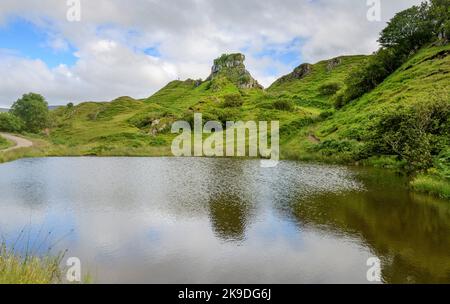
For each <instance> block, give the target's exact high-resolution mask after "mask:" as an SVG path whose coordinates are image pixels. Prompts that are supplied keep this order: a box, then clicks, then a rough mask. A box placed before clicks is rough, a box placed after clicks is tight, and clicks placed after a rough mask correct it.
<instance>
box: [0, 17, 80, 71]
mask: <svg viewBox="0 0 450 304" xmlns="http://www.w3.org/2000/svg"><path fill="white" fill-rule="evenodd" d="M55 37H56V33H49V32H48V31H47V30H45V29H43V28H40V27H38V26H36V25H35V24H33V23H31V22H29V21H26V20H24V19H21V18H13V19H10V20H9V22H8V23H7V24H6V25H5V26H0V49H7V50H12V51H14V53H17V54H18V55H19V56H22V57H25V58H30V59H41V60H42V61H44V62H45V63H46V64H47V65H48V66H49V67H50V68H53V67H56V66H58V65H60V64H65V65H68V66H71V65H74V64H75V63H76V61H77V57H75V55H74V52H75V51H76V50H75V48H74V47H73V46H72V45H70V43H68V42H65V41H64V43H65V44H67V48H63V49H54V48H52V47H51V46H50V44H51V43H50V42H51V40H52V39H53V38H55Z"/></svg>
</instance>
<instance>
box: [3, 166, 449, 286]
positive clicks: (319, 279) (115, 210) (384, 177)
mask: <svg viewBox="0 0 450 304" xmlns="http://www.w3.org/2000/svg"><path fill="white" fill-rule="evenodd" d="M0 194H1V195H0V234H1V235H3V236H5V235H6V236H7V237H6V239H7V241H9V242H10V243H11V242H13V241H14V240H15V239H16V238H17V235H18V234H19V233H20V231H21V230H22V229H24V228H25V227H28V228H30V229H31V230H32V231H34V234H32V235H36V231H39V230H40V229H44V230H46V231H47V232H48V231H52V232H53V235H54V236H55V238H54V239H58V238H59V237H61V236H65V235H67V237H65V238H64V240H63V241H62V242H61V243H59V244H58V246H59V248H58V249H62V250H64V249H66V248H68V249H69V254H70V255H71V256H78V257H80V258H81V260H82V261H83V265H85V267H88V268H89V272H90V273H91V274H92V275H93V276H94V278H95V280H96V282H105V283H117V282H125V283H342V282H351V283H367V281H366V272H367V266H366V261H367V259H368V258H369V257H373V256H378V257H379V258H380V259H381V260H382V263H383V279H384V281H385V282H394V283H397V282H450V256H449V252H450V237H449V236H450V234H449V232H450V204H448V202H442V201H439V200H436V199H433V198H430V197H423V196H417V195H412V194H411V193H410V192H408V191H407V189H406V187H405V179H403V178H401V177H399V176H396V175H394V174H390V173H388V172H386V171H377V170H362V169H353V168H344V167H338V166H320V165H312V164H302V163H297V162H281V163H280V164H279V166H277V167H276V168H267V169H262V168H260V166H259V161H252V160H230V159H201V158H200V159H195V158H186V159H177V158H101V159H97V158H73V159H70V158H58V159H56V158H48V159H33V160H21V161H17V162H13V163H8V164H3V165H1V166H0ZM72 231H73V232H72ZM68 232H71V233H70V235H68ZM24 244H25V243H23V244H22V245H24Z"/></svg>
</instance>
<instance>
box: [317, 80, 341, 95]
mask: <svg viewBox="0 0 450 304" xmlns="http://www.w3.org/2000/svg"><path fill="white" fill-rule="evenodd" d="M341 87H342V85H341V84H340V83H338V82H328V83H324V84H323V85H321V86H320V87H319V93H320V94H321V95H324V96H331V95H334V94H336V93H337V92H338V91H339V90H340V89H341Z"/></svg>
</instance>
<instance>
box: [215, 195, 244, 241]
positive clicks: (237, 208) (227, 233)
mask: <svg viewBox="0 0 450 304" xmlns="http://www.w3.org/2000/svg"><path fill="white" fill-rule="evenodd" d="M209 206H210V220H211V224H212V228H213V231H214V233H215V234H216V236H217V237H219V238H220V239H222V240H225V241H243V240H244V239H245V230H246V228H247V224H248V220H249V211H250V206H249V205H248V204H246V203H245V202H244V201H242V200H241V199H239V197H237V196H234V195H221V196H219V197H216V198H214V199H213V200H211V201H210V203H209Z"/></svg>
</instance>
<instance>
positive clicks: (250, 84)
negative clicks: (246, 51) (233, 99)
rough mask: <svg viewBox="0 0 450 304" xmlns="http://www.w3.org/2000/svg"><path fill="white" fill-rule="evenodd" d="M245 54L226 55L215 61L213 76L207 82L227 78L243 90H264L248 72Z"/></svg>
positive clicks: (212, 70)
mask: <svg viewBox="0 0 450 304" xmlns="http://www.w3.org/2000/svg"><path fill="white" fill-rule="evenodd" d="M244 61H245V56H244V55H243V54H239V53H238V54H229V55H228V54H224V55H222V56H221V57H219V58H217V59H216V60H214V65H213V67H212V69H211V75H210V76H209V77H208V79H207V81H210V80H211V81H213V80H214V79H216V78H219V77H225V78H227V79H228V80H229V81H231V82H232V83H234V84H235V85H236V86H238V87H239V88H241V89H253V88H258V89H262V88H263V87H262V86H261V85H260V84H259V83H258V81H256V80H255V79H254V78H253V77H252V76H251V74H250V72H248V71H247V69H246V68H245V65H244Z"/></svg>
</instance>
